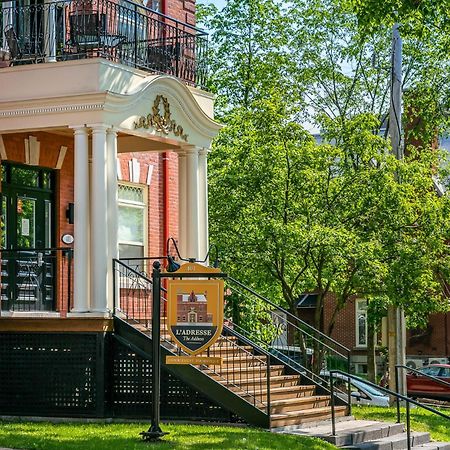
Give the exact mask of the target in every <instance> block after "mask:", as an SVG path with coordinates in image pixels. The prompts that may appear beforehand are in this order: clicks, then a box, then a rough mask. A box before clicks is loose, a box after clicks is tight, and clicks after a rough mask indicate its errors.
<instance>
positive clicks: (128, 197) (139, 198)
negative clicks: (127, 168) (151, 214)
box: [118, 184, 147, 258]
mask: <svg viewBox="0 0 450 450" xmlns="http://www.w3.org/2000/svg"><path fill="white" fill-rule="evenodd" d="M118 197H119V204H118V209H119V230H118V233H119V236H118V237H119V257H120V258H143V257H144V256H145V247H146V235H147V233H146V218H147V199H146V190H145V187H143V186H139V185H131V184H119V186H118Z"/></svg>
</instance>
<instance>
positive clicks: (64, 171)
mask: <svg viewBox="0 0 450 450" xmlns="http://www.w3.org/2000/svg"><path fill="white" fill-rule="evenodd" d="M30 135H32V136H34V137H36V138H37V140H38V141H39V142H40V158H39V165H40V166H42V167H47V168H55V166H56V163H57V160H58V155H59V151H60V148H61V146H65V147H67V153H66V156H65V159H64V163H63V165H62V167H61V169H60V170H56V171H55V173H56V186H55V217H56V224H55V235H54V244H53V245H54V246H55V247H63V246H64V244H63V243H62V242H61V236H62V235H63V234H65V233H70V234H74V229H73V225H71V224H69V223H68V220H67V218H66V210H67V207H68V204H69V203H73V202H74V166H73V156H74V155H73V138H72V137H71V136H63V135H54V134H51V133H45V132H33V133H17V134H8V135H3V141H4V144H5V149H6V153H7V157H8V161H9V162H17V163H25V144H24V140H25V139H28V138H29V136H30ZM166 155H167V157H168V173H169V191H168V199H169V204H168V208H169V214H168V219H169V236H172V237H174V238H177V237H178V158H177V155H176V154H175V153H171V152H168V153H167V154H166ZM133 158H134V159H136V160H137V162H138V163H139V166H140V176H139V180H138V182H139V184H140V185H142V186H145V189H146V190H147V193H148V218H147V219H148V249H147V254H148V256H155V255H156V256H159V255H164V254H165V242H164V237H163V214H164V213H163V208H164V205H163V177H162V166H163V154H162V153H150V152H147V153H143V152H142V153H133V152H131V153H124V154H121V155H119V160H120V166H121V172H122V180H123V181H127V182H128V181H132V180H130V171H129V161H130V160H131V159H133ZM150 166H151V167H152V168H153V169H152V170H153V172H152V176H151V180H148V169H149V167H150ZM148 181H150V184H149V185H148V184H147V182H148ZM75 238H76V237H75ZM59 264H60V270H61V264H62V261H59ZM60 284H61V283H60V282H58V287H57V289H58V291H63V286H61V285H60ZM58 298H59V303H58V305H57V309H58V310H61V311H63V312H66V311H67V298H66V296H63V295H61V294H60V295H58Z"/></svg>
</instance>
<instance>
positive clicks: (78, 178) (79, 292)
mask: <svg viewBox="0 0 450 450" xmlns="http://www.w3.org/2000/svg"><path fill="white" fill-rule="evenodd" d="M74 130H75V131H74V172H75V174H74V178H75V180H74V199H75V211H74V245H73V247H74V261H73V264H74V265H73V292H74V295H73V297H74V298H73V309H72V312H87V311H89V164H88V149H89V141H88V129H87V128H86V127H76V128H74Z"/></svg>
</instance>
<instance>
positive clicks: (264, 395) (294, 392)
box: [114, 261, 349, 429]
mask: <svg viewBox="0 0 450 450" xmlns="http://www.w3.org/2000/svg"><path fill="white" fill-rule="evenodd" d="M114 263H115V266H114V267H115V273H116V280H118V289H117V293H118V294H119V297H120V298H118V302H117V305H119V304H120V308H115V315H114V329H115V336H116V337H117V338H119V339H120V340H121V341H122V343H124V344H125V345H132V346H133V349H134V350H135V351H136V352H141V356H144V357H150V356H151V354H152V340H151V328H152V320H151V317H152V314H151V291H152V282H151V280H150V279H149V278H148V277H147V276H146V275H145V273H143V272H142V268H143V267H145V264H143V263H139V265H135V266H134V267H131V265H127V264H125V263H124V262H122V261H115V262H114ZM234 281H235V280H232V279H228V280H227V283H231V282H234ZM236 283H238V284H236ZM232 289H233V292H234V293H236V294H237V292H238V289H239V290H243V289H247V288H245V287H244V286H243V285H241V284H240V283H239V282H235V283H234V286H233V287H232ZM246 292H247V294H248V295H254V293H253V291H251V290H247V291H246ZM162 294H163V295H162V297H164V293H162ZM256 295H258V294H256ZM256 300H258V299H256ZM164 301H165V300H164V299H162V302H161V311H162V314H163V312H164V310H165V306H164ZM265 307H266V309H267V313H268V314H271V318H272V319H273V320H275V321H276V322H277V327H278V328H277V332H276V336H277V346H273V345H272V344H273V341H274V338H273V336H272V337H269V339H268V340H264V339H260V338H259V337H258V333H255V332H254V330H252V329H250V328H248V327H247V329H246V328H244V327H242V326H241V325H242V324H241V325H237V324H236V323H231V322H227V323H228V326H224V328H223V332H222V335H221V337H220V338H219V339H218V341H217V342H216V343H215V344H214V345H213V346H212V347H210V348H209V349H208V351H207V352H205V353H204V354H203V355H199V356H211V357H219V358H221V359H222V365H201V366H193V365H165V358H166V356H169V355H172V356H174V355H182V354H183V353H182V351H181V349H180V348H178V347H177V346H176V345H175V343H174V342H173V341H172V338H171V336H170V335H169V333H168V329H167V326H166V318H165V317H164V315H162V316H161V317H160V324H161V325H160V326H161V328H160V333H161V339H160V344H161V354H162V364H163V366H164V368H165V370H167V371H169V372H171V373H172V374H174V375H175V376H176V377H178V378H179V379H181V380H183V382H185V383H187V384H188V385H190V386H191V387H193V388H195V389H197V390H198V391H200V392H202V393H203V394H204V395H206V396H208V397H209V398H210V399H211V400H212V401H215V402H217V403H219V404H220V405H221V406H222V407H223V408H225V409H226V410H228V411H230V412H232V413H234V414H236V415H237V416H239V417H240V418H241V419H242V420H244V421H245V422H247V423H248V424H251V425H254V426H258V427H262V428H266V429H271V428H280V427H286V426H296V425H304V424H311V423H316V422H320V421H323V420H328V419H330V418H331V414H332V413H331V397H330V391H329V389H328V387H327V385H326V382H325V381H324V380H321V379H320V377H317V375H315V374H314V373H313V372H312V370H311V367H308V364H307V361H306V358H304V360H301V357H300V355H299V347H298V346H295V345H293V344H292V343H290V344H289V343H288V342H287V341H286V342H285V341H283V339H284V338H282V337H281V335H282V334H283V333H284V334H286V331H287V329H288V328H290V329H291V331H292V330H293V331H294V332H296V333H297V335H300V333H302V335H303V343H304V344H305V346H306V347H308V348H312V347H313V345H315V347H316V348H319V349H320V348H323V349H325V348H328V351H329V352H330V351H333V352H334V353H335V354H337V355H340V354H341V355H342V352H344V353H345V354H344V359H345V360H347V359H348V357H349V350H348V349H346V348H345V347H343V346H340V344H338V343H336V344H337V345H338V347H339V350H340V351H341V353H339V351H337V352H336V351H335V350H333V348H332V345H333V343H334V341H333V342H331V341H332V340H331V339H329V338H328V337H327V336H325V335H322V334H321V333H320V332H319V331H318V330H315V329H314V328H312V327H310V326H309V325H307V324H303V323H300V322H301V321H299V322H297V323H293V322H292V321H286V320H285V319H286V317H285V316H286V314H289V313H287V312H286V311H284V310H282V309H281V308H280V307H279V306H277V305H274V304H273V303H271V302H270V301H268V300H267V304H266V306H265ZM283 318H284V319H283ZM282 319H283V320H284V322H283V320H282ZM294 319H295V320H298V319H297V318H294ZM316 333H317V334H320V335H321V336H320V339H319V338H318V337H316V336H314V334H316ZM285 337H286V336H285ZM321 339H322V340H324V339H325V340H326V339H328V340H329V341H327V342H325V343H324V342H322V340H321ZM319 344H320V345H321V346H322V347H319ZM346 358H347V359H346ZM348 413H349V411H348V407H347V404H346V402H345V401H344V400H343V399H342V398H341V397H338V396H336V397H335V415H336V417H344V416H346V415H347V414H348Z"/></svg>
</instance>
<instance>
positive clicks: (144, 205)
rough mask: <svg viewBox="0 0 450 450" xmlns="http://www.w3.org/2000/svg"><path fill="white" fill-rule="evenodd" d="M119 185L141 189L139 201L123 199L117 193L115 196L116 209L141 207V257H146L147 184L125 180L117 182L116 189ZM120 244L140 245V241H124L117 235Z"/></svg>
mask: <svg viewBox="0 0 450 450" xmlns="http://www.w3.org/2000/svg"><path fill="white" fill-rule="evenodd" d="M119 186H129V187H132V188H138V189H141V190H142V192H143V197H142V198H143V201H142V203H141V202H133V201H131V200H123V199H121V198H120V197H119V194H118V196H117V209H120V207H121V206H126V207H135V208H139V209H143V210H144V227H143V234H144V236H143V238H144V239H143V244H142V245H143V246H144V251H143V255H144V256H143V257H144V258H145V257H147V256H148V186H147V185H146V184H140V183H130V182H126V181H120V182H119V183H118V190H119ZM120 244H125V245H136V246H138V245H141V242H137V241H125V240H121V239H120V236H118V245H120ZM119 258H120V254H119Z"/></svg>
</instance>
